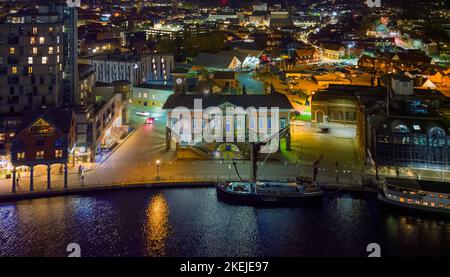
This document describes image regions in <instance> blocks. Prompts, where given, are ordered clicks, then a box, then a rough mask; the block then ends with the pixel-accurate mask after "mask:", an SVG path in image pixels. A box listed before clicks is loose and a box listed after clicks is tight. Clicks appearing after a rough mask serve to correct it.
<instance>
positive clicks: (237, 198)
mask: <svg viewBox="0 0 450 277" xmlns="http://www.w3.org/2000/svg"><path fill="white" fill-rule="evenodd" d="M216 192H217V199H219V200H220V201H222V202H225V203H227V204H234V205H246V206H293V205H301V204H304V203H306V202H309V203H320V202H321V201H322V198H323V191H318V192H317V193H305V194H303V195H289V196H288V195H268V194H243V193H234V192H230V191H226V190H225V189H223V188H222V187H221V186H220V185H217V186H216Z"/></svg>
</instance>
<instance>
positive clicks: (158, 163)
mask: <svg viewBox="0 0 450 277" xmlns="http://www.w3.org/2000/svg"><path fill="white" fill-rule="evenodd" d="M160 166H161V161H160V160H156V180H159V179H160V177H159V167H160Z"/></svg>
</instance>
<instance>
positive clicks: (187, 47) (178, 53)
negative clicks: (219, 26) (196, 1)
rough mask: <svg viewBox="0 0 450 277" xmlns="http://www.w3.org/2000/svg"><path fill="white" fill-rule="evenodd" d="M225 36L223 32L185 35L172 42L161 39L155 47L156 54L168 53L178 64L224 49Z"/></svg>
mask: <svg viewBox="0 0 450 277" xmlns="http://www.w3.org/2000/svg"><path fill="white" fill-rule="evenodd" d="M225 40H226V36H225V34H224V33H223V32H218V31H217V32H210V33H206V34H199V35H185V36H184V37H177V38H176V39H174V40H170V39H161V40H159V42H158V45H157V47H156V49H157V51H158V52H161V53H170V54H173V55H174V56H175V59H176V60H177V61H178V62H183V61H185V60H187V59H191V58H193V57H195V56H196V55H197V54H198V53H200V52H210V53H217V52H219V51H221V50H223V49H224V48H225Z"/></svg>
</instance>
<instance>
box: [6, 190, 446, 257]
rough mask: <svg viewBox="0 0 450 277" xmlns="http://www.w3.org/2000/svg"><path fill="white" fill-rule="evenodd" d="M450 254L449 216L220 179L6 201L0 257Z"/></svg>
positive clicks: (352, 197) (365, 197)
mask: <svg viewBox="0 0 450 277" xmlns="http://www.w3.org/2000/svg"><path fill="white" fill-rule="evenodd" d="M70 243H78V244H79V245H80V247H81V255H82V256H196V257H197V256H200V257H202V256H367V255H368V253H367V252H366V247H367V245H368V244H369V243H378V244H380V246H381V255H382V256H398V255H401V256H439V255H450V220H449V219H444V218H439V217H428V216H425V215H411V214H405V213H403V212H398V211H395V212H394V211H391V210H387V209H384V208H382V206H381V205H380V204H379V203H378V202H377V200H376V197H375V195H370V194H369V195H354V194H353V195H352V194H342V193H336V194H326V196H325V197H324V199H323V203H322V205H314V206H305V207H298V208H254V207H241V206H229V205H227V204H224V203H221V202H219V201H218V200H217V199H216V192H215V190H214V189H213V188H198V189H158V190H156V189H135V190H126V191H111V192H102V193H98V194H93V195H86V196H64V197H54V198H47V199H35V200H25V201H18V202H13V203H0V256H67V255H68V252H66V247H67V245H68V244H70Z"/></svg>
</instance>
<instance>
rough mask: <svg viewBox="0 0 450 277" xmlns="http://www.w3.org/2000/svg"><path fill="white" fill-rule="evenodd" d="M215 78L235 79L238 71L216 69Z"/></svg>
mask: <svg viewBox="0 0 450 277" xmlns="http://www.w3.org/2000/svg"><path fill="white" fill-rule="evenodd" d="M214 79H215V80H234V79H236V72H234V71H216V72H214Z"/></svg>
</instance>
